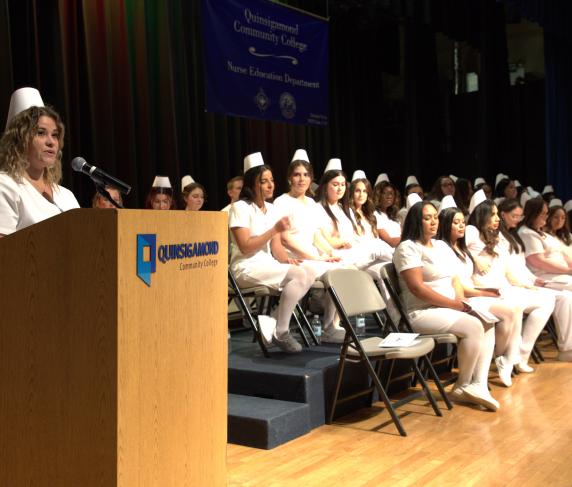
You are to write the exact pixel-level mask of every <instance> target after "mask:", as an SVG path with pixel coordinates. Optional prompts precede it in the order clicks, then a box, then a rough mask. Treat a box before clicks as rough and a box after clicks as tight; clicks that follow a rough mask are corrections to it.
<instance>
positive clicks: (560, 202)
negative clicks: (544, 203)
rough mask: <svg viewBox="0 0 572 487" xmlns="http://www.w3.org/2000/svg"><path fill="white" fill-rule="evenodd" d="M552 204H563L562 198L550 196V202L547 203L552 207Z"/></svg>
mask: <svg viewBox="0 0 572 487" xmlns="http://www.w3.org/2000/svg"><path fill="white" fill-rule="evenodd" d="M553 206H563V205H562V200H561V199H558V198H552V199H551V200H550V203H548V207H549V208H552V207H553Z"/></svg>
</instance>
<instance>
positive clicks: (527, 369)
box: [514, 362, 534, 374]
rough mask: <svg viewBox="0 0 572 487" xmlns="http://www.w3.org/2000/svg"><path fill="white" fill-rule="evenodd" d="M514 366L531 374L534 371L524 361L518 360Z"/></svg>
mask: <svg viewBox="0 0 572 487" xmlns="http://www.w3.org/2000/svg"><path fill="white" fill-rule="evenodd" d="M514 368H515V369H516V370H518V371H519V372H522V373H524V374H532V372H534V369H533V368H532V367H531V366H530V365H528V364H527V363H526V362H520V363H519V364H516V365H515V366H514Z"/></svg>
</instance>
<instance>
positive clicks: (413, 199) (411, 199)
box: [405, 193, 423, 211]
mask: <svg viewBox="0 0 572 487" xmlns="http://www.w3.org/2000/svg"><path fill="white" fill-rule="evenodd" d="M420 201H423V200H422V199H421V197H420V196H419V195H418V194H417V193H411V194H409V195H407V203H406V205H405V207H406V208H407V210H408V211H409V209H410V208H411V207H412V206H413V205H414V204H416V203H419V202H420Z"/></svg>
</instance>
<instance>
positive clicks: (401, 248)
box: [393, 239, 456, 312]
mask: <svg viewBox="0 0 572 487" xmlns="http://www.w3.org/2000/svg"><path fill="white" fill-rule="evenodd" d="M431 243H432V247H427V246H425V245H422V244H421V243H419V242H414V241H413V240H405V241H402V242H401V243H400V244H399V245H398V246H397V248H396V249H395V253H394V254H393V263H394V264H395V268H396V270H397V272H398V273H399V286H400V287H401V296H402V297H403V303H404V305H405V307H406V309H407V311H408V312H412V311H418V310H422V309H427V308H431V307H433V306H432V305H430V304H428V303H426V302H425V301H422V300H421V299H419V298H417V297H416V296H415V295H413V293H411V291H410V290H409V288H408V287H407V284H406V283H405V281H404V280H403V278H402V277H401V273H402V272H403V271H406V270H408V269H414V268H417V267H421V269H422V272H423V282H424V283H425V284H426V285H427V286H429V287H430V288H432V289H433V291H435V292H437V293H439V294H441V295H443V296H446V297H448V298H450V299H455V288H454V287H453V281H452V279H453V276H455V272H456V266H455V265H452V264H453V261H452V254H451V252H452V251H451V249H450V248H449V246H448V245H447V244H446V243H445V242H443V241H441V240H433V239H432V240H431ZM455 259H456V257H455Z"/></svg>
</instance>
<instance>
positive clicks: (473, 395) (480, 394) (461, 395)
mask: <svg viewBox="0 0 572 487" xmlns="http://www.w3.org/2000/svg"><path fill="white" fill-rule="evenodd" d="M449 397H450V398H451V399H452V400H453V401H456V402H465V403H470V404H477V405H479V406H483V407H484V408H486V409H488V410H489V411H498V409H499V408H500V404H499V402H498V401H497V400H496V399H495V398H494V397H493V396H491V393H490V392H489V391H488V390H487V389H486V388H483V387H479V386H478V385H477V384H468V385H466V386H463V387H456V388H454V389H453V391H452V392H451V393H450V394H449Z"/></svg>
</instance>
